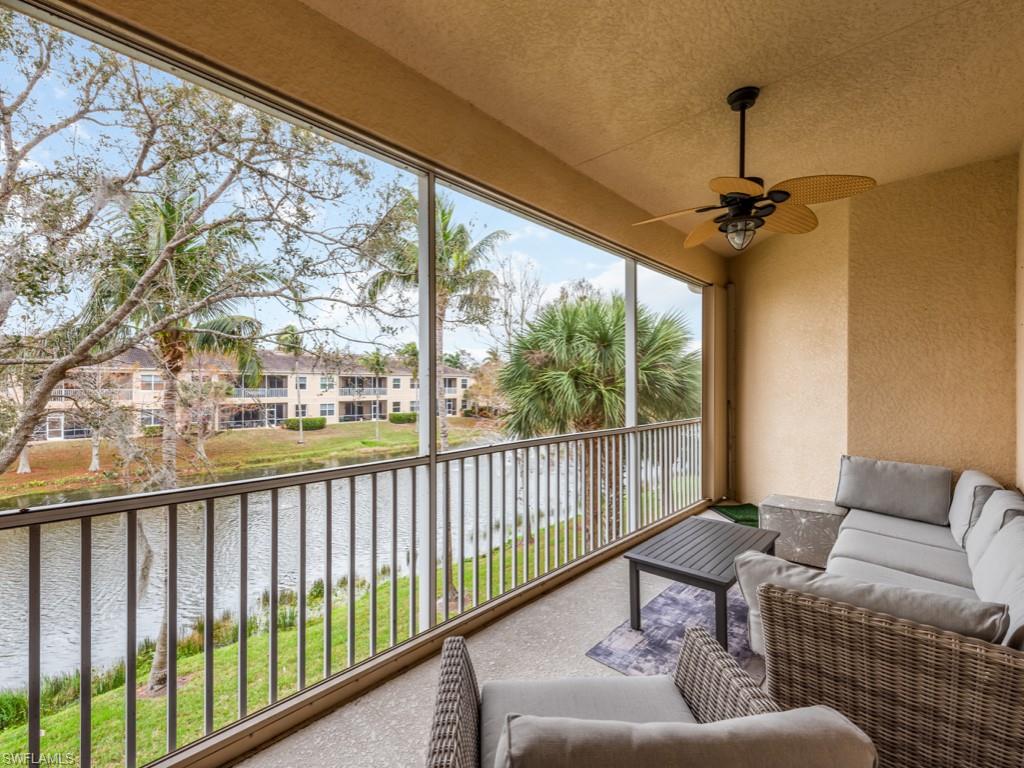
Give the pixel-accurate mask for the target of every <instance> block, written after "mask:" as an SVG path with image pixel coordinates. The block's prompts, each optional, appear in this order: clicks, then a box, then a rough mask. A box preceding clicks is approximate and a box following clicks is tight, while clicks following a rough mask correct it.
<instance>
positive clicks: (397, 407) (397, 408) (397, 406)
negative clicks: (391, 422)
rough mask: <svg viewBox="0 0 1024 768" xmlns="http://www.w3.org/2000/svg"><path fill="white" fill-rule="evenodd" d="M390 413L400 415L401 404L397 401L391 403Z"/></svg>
mask: <svg viewBox="0 0 1024 768" xmlns="http://www.w3.org/2000/svg"><path fill="white" fill-rule="evenodd" d="M391 412H392V413H401V412H402V403H401V402H399V401H398V400H395V401H394V402H392V403H391Z"/></svg>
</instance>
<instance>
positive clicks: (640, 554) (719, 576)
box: [625, 517, 779, 587]
mask: <svg viewBox="0 0 1024 768" xmlns="http://www.w3.org/2000/svg"><path fill="white" fill-rule="evenodd" d="M778 535H779V534H778V532H776V531H766V530H762V529H760V528H750V527H748V526H745V525H739V524H737V523H733V522H724V521H720V520H708V519H707V518H703V517H691V518H687V519H686V520H684V521H682V522H681V523H679V524H678V525H674V526H672V527H671V528H669V529H668V530H666V531H662V532H661V533H659V534H658V535H657V536H653V537H651V538H650V539H648V540H647V541H645V542H644V543H642V544H639V545H637V546H636V547H634V548H633V549H631V550H629V551H628V552H627V553H626V554H625V557H626V559H628V560H631V561H633V562H635V563H636V564H637V565H640V566H641V567H644V566H647V568H654V569H657V570H667V571H673V572H675V573H677V574H679V575H687V576H691V577H693V578H694V579H697V580H700V581H702V582H709V583H714V584H719V585H721V586H723V587H729V586H731V585H732V584H734V583H735V581H736V569H735V567H734V566H733V560H735V558H736V556H737V555H739V554H740V553H742V552H747V551H749V550H755V551H758V552H766V551H769V549H770V548H771V546H772V544H773V542H774V541H775V539H776V537H777V536H778ZM647 568H645V570H646V569H647Z"/></svg>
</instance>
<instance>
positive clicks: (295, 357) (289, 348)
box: [277, 324, 306, 445]
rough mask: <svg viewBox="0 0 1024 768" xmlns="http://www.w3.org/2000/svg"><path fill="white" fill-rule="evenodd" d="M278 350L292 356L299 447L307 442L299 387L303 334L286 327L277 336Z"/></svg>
mask: <svg viewBox="0 0 1024 768" xmlns="http://www.w3.org/2000/svg"><path fill="white" fill-rule="evenodd" d="M277 349H278V351H279V352H285V353H287V354H289V355H291V356H292V381H294V382H295V392H296V394H297V395H298V400H299V413H298V417H299V418H298V421H299V445H302V444H303V443H305V442H306V437H305V432H304V431H303V428H302V426H303V422H304V421H305V414H303V412H302V388H301V387H300V386H299V378H298V371H299V358H300V357H301V356H302V332H301V331H299V329H298V328H297V327H296V326H294V325H290V324H289V325H286V326H285V327H284V328H282V329H281V330H280V332H278V334H277Z"/></svg>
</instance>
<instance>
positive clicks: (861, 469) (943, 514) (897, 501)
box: [836, 456, 953, 525]
mask: <svg viewBox="0 0 1024 768" xmlns="http://www.w3.org/2000/svg"><path fill="white" fill-rule="evenodd" d="M952 484H953V473H952V472H951V471H950V470H948V469H946V468H945V467H933V466H929V465H926V464H905V463H904V462H901V461H880V460H879V459H867V458H864V457H863V456H843V458H842V461H841V462H840V465H839V485H838V487H837V488H836V504H838V505H839V506H841V507H849V508H851V509H853V508H856V509H867V510H870V511H871V512H880V513H882V514H883V515H892V516H894V517H905V518H908V519H910V520H921V521H922V522H925V523H932V524H933V525H948V524H949V503H950V489H951V488H952Z"/></svg>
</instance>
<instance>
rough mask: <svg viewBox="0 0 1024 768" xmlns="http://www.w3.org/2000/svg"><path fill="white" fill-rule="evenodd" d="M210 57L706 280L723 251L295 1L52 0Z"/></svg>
mask: <svg viewBox="0 0 1024 768" xmlns="http://www.w3.org/2000/svg"><path fill="white" fill-rule="evenodd" d="M52 5H54V6H56V7H64V8H67V9H68V12H69V13H71V14H72V15H76V14H77V15H81V14H86V15H89V14H95V15H96V16H97V18H98V22H99V23H100V24H101V25H103V26H109V25H114V26H117V27H118V28H120V29H124V30H127V31H128V32H129V33H131V34H133V35H135V36H137V37H138V38H140V39H143V40H145V41H147V42H150V43H156V44H158V45H159V46H161V47H164V48H166V49H168V50H169V51H171V52H172V53H173V54H175V55H183V56H185V57H187V58H189V59H191V60H194V61H198V62H201V63H203V64H205V65H209V66H212V67H213V68H215V69H218V70H221V71H224V72H226V73H228V74H230V75H231V76H233V77H235V78H237V79H239V80H242V81H247V82H250V83H253V84H256V85H258V86H259V87H260V88H261V89H263V90H265V91H269V92H271V93H274V94H279V95H282V96H284V97H286V98H287V99H289V100H291V101H293V102H296V103H299V104H301V105H303V106H306V107H309V108H311V109H313V110H315V111H316V112H319V113H320V114H324V115H326V116H328V117H329V118H331V119H334V120H337V121H340V122H343V123H345V124H347V125H350V126H352V127H355V128H357V129H359V130H362V131H364V132H366V133H368V134H370V135H372V136H374V137H376V138H379V139H381V140H384V141H387V142H389V143H391V144H393V145H396V146H398V147H401V148H402V149H404V150H406V151H409V152H412V153H414V154H416V155H419V156H421V157H425V158H428V159H429V160H431V161H432V162H434V163H436V164H438V165H440V166H442V167H444V168H446V169H448V170H451V171H453V172H456V173H458V174H461V175H464V176H466V177H468V178H471V179H473V180H474V181H477V182H479V183H481V184H484V185H486V186H489V187H491V188H493V189H495V190H498V191H500V192H502V193H504V194H507V195H509V196H511V197H513V198H515V199H517V200H521V201H523V202H525V203H528V204H530V205H533V206H535V207H537V208H539V209H541V210H543V211H545V212H547V213H550V214H552V215H555V216H558V217H560V218H562V219H565V220H567V221H570V222H572V223H574V224H576V225H577V226H580V227H583V228H585V229H587V230H589V231H591V232H594V233H595V234H598V235H600V236H602V237H605V238H607V239H609V240H612V241H614V242H616V243H619V244H621V245H623V246H626V247H628V248H632V249H634V250H636V251H638V252H640V253H643V254H644V255H646V256H648V257H650V258H652V259H654V260H657V261H659V262H661V263H663V264H665V265H667V266H669V267H672V268H674V269H677V270H679V271H681V272H684V273H686V274H689V275H691V276H693V277H696V278H699V279H701V280H705V281H707V282H714V283H718V282H722V281H723V280H724V277H725V267H724V264H723V259H722V258H721V257H720V256H718V255H717V254H715V253H713V252H712V251H710V250H707V249H705V248H697V249H691V250H687V251H683V249H682V242H683V234H682V233H681V232H680V231H679V230H676V229H674V228H672V227H669V226H667V225H663V224H662V225H657V224H656V225H649V226H645V227H633V226H632V224H633V222H636V221H638V220H640V219H643V218H647V213H646V212H645V211H642V210H641V209H639V208H638V207H636V206H635V205H633V204H631V203H629V202H627V201H626V200H625V199H623V198H621V197H619V196H618V195H616V194H615V193H613V192H612V191H611V190H609V189H608V188H607V187H604V186H602V185H600V184H598V183H597V182H595V181H594V180H592V179H590V178H589V177H587V176H585V175H583V174H582V173H580V172H578V171H576V170H575V169H573V168H572V167H570V166H569V165H567V164H566V163H563V162H562V161H561V160H559V159H558V158H556V157H555V156H554V155H552V154H550V153H549V152H547V151H545V150H544V149H542V148H541V147H539V146H538V145H536V144H534V143H532V142H531V141H529V140H528V139H526V138H525V137H524V136H522V135H521V134H519V133H517V132H515V131H513V130H512V129H510V128H508V127H507V126H506V125H504V124H503V123H501V122H499V121H497V120H495V119H494V118H492V117H489V116H488V115H486V114H485V113H484V112H482V111H481V110H479V109H477V108H476V107H474V106H473V105H472V104H470V103H469V102H466V101H463V100H462V99H460V98H458V97H456V96H455V95H453V94H452V93H451V92H449V91H447V90H445V89H443V88H441V87H440V86H439V85H437V84H436V83H434V82H432V81H431V80H428V79H427V78H425V77H424V76H422V75H420V74H419V73H417V72H416V71H414V70H412V69H410V68H409V67H407V66H405V65H404V64H402V63H400V62H399V61H398V60H396V59H395V58H393V57H391V56H390V55H388V54H387V53H385V52H384V51H382V50H381V49H380V48H377V47H376V46H374V45H371V44H370V43H368V42H367V41H366V40H364V39H363V38H361V37H358V36H357V35H355V34H354V33H353V32H351V31H350V30H348V29H346V28H344V27H341V26H339V25H338V24H336V23H334V22H332V21H329V20H328V19H327V18H325V17H324V16H321V15H320V14H318V13H317V12H315V11H313V10H311V9H310V8H308V7H307V6H305V5H303V4H302V3H299V2H296V1H295V0H274V2H273V3H263V4H261V6H260V12H259V13H244V12H240V4H239V3H238V2H237V1H236V0H176V2H173V3H143V2H138V0H81V1H80V2H76V3H69V2H61V0H53V2H52Z"/></svg>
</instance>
